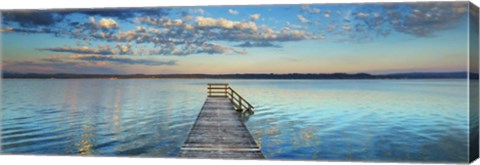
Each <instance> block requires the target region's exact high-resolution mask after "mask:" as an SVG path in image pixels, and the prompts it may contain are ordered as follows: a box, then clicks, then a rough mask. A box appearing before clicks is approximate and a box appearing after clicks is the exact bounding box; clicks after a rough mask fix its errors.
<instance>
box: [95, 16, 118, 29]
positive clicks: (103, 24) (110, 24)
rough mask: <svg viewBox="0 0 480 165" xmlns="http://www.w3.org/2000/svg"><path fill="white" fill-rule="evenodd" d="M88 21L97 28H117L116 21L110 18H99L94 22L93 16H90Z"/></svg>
mask: <svg viewBox="0 0 480 165" xmlns="http://www.w3.org/2000/svg"><path fill="white" fill-rule="evenodd" d="M90 23H92V24H93V25H94V26H95V27H96V28H98V29H117V28H118V23H117V22H116V21H115V20H113V19H112V18H101V19H100V21H98V23H96V22H95V18H93V17H90Z"/></svg>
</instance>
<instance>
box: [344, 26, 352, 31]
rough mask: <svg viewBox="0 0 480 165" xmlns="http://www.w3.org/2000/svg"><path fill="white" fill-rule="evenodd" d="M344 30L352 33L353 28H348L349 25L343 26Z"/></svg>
mask: <svg viewBox="0 0 480 165" xmlns="http://www.w3.org/2000/svg"><path fill="white" fill-rule="evenodd" d="M342 29H343V30H347V31H350V30H351V29H352V28H351V27H350V26H348V25H343V26H342Z"/></svg>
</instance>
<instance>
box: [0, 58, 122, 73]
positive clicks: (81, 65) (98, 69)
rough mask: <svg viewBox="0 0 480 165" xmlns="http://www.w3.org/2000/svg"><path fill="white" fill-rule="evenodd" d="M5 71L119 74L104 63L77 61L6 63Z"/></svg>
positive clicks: (4, 65)
mask: <svg viewBox="0 0 480 165" xmlns="http://www.w3.org/2000/svg"><path fill="white" fill-rule="evenodd" d="M2 67H3V69H5V70H11V71H15V72H19V73H31V72H32V71H35V73H86V74H92V73H93V74H98V73H104V74H110V73H117V71H116V70H114V69H113V68H112V67H110V66H108V65H104V64H102V63H98V64H97V63H96V64H92V63H89V62H82V61H75V62H66V61H40V62H36V61H12V62H4V64H3V66H2Z"/></svg>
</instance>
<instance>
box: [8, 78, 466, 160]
mask: <svg viewBox="0 0 480 165" xmlns="http://www.w3.org/2000/svg"><path fill="white" fill-rule="evenodd" d="M209 82H227V83H230V85H231V86H232V88H234V89H235V90H236V91H237V92H239V93H240V95H242V96H243V97H245V98H246V99H247V100H248V101H249V102H251V103H252V104H253V105H254V106H255V109H254V110H255V114H254V115H252V116H249V117H248V118H245V123H246V125H247V127H248V129H249V130H250V131H251V133H252V135H253V136H254V138H255V139H256V141H257V142H258V143H259V144H260V145H261V147H262V152H263V153H264V155H265V156H266V157H267V158H269V159H318V160H370V161H416V162H417V161H434V162H445V161H447V162H459V161H466V160H467V155H468V153H467V145H468V142H467V137H468V136H467V135H468V132H467V131H468V121H467V116H468V109H467V106H468V105H467V101H468V97H467V95H466V94H467V84H466V80H148V79H139V80H135V79H132V80H3V87H2V104H3V105H2V148H3V150H2V152H3V153H8V154H56V155H58V154H59V155H72V154H73V155H105V156H146V157H174V156H176V155H177V154H178V152H179V149H180V146H181V145H182V144H183V142H184V140H185V138H186V136H187V134H188V131H189V129H190V127H191V126H192V124H193V123H194V121H195V119H196V116H197V114H198V112H199V111H200V108H201V106H202V105H203V102H204V101H205V97H206V95H207V93H206V83H209Z"/></svg>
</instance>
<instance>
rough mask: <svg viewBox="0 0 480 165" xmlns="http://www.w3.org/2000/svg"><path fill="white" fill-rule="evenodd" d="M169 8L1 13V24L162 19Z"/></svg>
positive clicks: (25, 26)
mask: <svg viewBox="0 0 480 165" xmlns="http://www.w3.org/2000/svg"><path fill="white" fill-rule="evenodd" d="M169 11H170V9H169V8H141V9H140V8H138V9H128V10H125V9H73V10H22V11H19V10H17V11H2V16H3V18H2V19H3V24H6V25H13V24H18V26H20V27H22V28H36V27H52V26H54V25H57V24H59V23H62V22H64V21H68V19H65V18H67V17H68V16H71V15H74V14H80V15H84V16H99V17H110V18H117V19H121V20H128V19H132V18H134V17H137V16H142V15H149V16H151V17H162V16H166V15H168V14H169Z"/></svg>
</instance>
